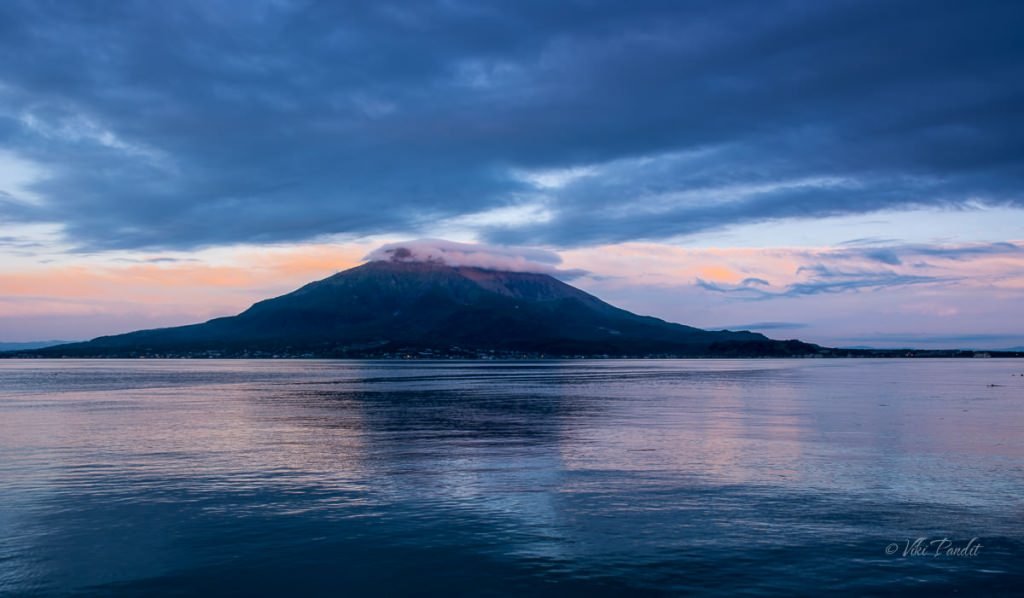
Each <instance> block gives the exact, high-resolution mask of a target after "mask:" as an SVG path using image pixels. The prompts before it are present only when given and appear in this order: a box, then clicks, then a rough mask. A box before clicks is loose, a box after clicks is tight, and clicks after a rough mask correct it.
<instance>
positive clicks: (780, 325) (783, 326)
mask: <svg viewBox="0 0 1024 598" xmlns="http://www.w3.org/2000/svg"><path fill="white" fill-rule="evenodd" d="M708 328H709V329H710V330H754V331H757V330H798V329H800V328H807V324H805V323H803V322H754V323H752V324H731V325H729V326H709V327H708Z"/></svg>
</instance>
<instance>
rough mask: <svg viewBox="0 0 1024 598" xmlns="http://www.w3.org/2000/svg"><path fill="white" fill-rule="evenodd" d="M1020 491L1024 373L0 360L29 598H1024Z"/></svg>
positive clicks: (1019, 366) (998, 363) (8, 537)
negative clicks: (743, 597) (499, 597)
mask: <svg viewBox="0 0 1024 598" xmlns="http://www.w3.org/2000/svg"><path fill="white" fill-rule="evenodd" d="M1022 496H1024V361H1019V360H1018V361H1012V360H997V359H985V360H981V359H979V360H787V361H783V360H779V361H775V360H721V361H716V360H692V361H691V360H680V361H572V362H500V363H498V362H413V363H409V362H404V363H396V362H373V361H365V362H360V361H186V360H168V361H158V360H151V361H105V360H97V361H72V360H61V361H15V360H0V594H5V595H14V596H17V595H67V594H76V595H138V594H147V595H150V594H181V595H190V594H195V593H214V592H216V593H221V594H237V595H279V594H292V595H298V594H329V595H338V594H347V595H360V594H380V595H396V594H429V593H441V594H446V595H448V594H455V595H480V594H530V595H537V594H551V595H566V594H570V595H571V594H581V595H601V594H619V593H630V594H640V595H642V594H678V593H689V592H692V593H697V594H701V593H709V594H714V593H722V594H730V595H734V594H743V593H749V594H751V595H759V594H768V595H776V594H777V595H800V594H806V595H817V594H820V592H821V590H823V589H831V590H833V591H834V592H836V593H839V594H844V593H845V594H850V595H862V594H872V595H888V594H892V595H907V594H911V595H913V594H918V593H919V594H928V595H945V594H948V593H950V592H952V591H953V590H959V591H960V593H961V594H962V595H998V594H1005V595H1014V594H1020V593H1024V558H1022V557H1024V498H1022ZM917 538H925V539H926V541H925V543H924V544H921V543H919V546H920V547H922V550H923V551H924V554H909V553H910V552H913V551H910V550H908V549H907V546H908V543H909V545H911V546H912V545H913V542H914V541H915V539H917ZM943 538H946V539H948V541H949V543H950V544H951V545H952V546H953V547H963V548H966V547H967V545H968V542H970V541H971V540H972V539H974V538H977V540H976V541H975V542H974V544H972V546H974V547H975V548H974V554H964V555H959V556H958V555H953V554H947V553H945V552H942V553H939V554H936V549H937V548H945V547H946V545H942V544H941V541H942V539H943ZM933 541H938V542H937V543H935V544H932V542H933ZM978 544H980V548H979V547H977V546H978ZM890 545H894V546H895V551H894V553H893V554H887V552H888V551H893V549H892V548H890ZM922 550H919V551H917V552H919V553H920V552H922ZM904 552H908V554H907V556H903V554H904Z"/></svg>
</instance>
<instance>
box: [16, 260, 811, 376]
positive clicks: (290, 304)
mask: <svg viewBox="0 0 1024 598" xmlns="http://www.w3.org/2000/svg"><path fill="white" fill-rule="evenodd" d="M819 350H821V348H820V347H818V346H817V345H812V344H808V343H804V342H800V341H796V340H789V341H776V340H772V339H769V338H767V337H765V336H764V335H762V334H758V333H753V332H746V331H743V332H732V331H715V332H712V331H707V330H701V329H698V328H693V327H690V326H684V325H682V324H673V323H670V322H665V321H664V320H659V319H657V318H653V317H648V316H640V315H636V314H633V313H630V312H628V311H626V310H623V309H619V308H617V307H614V306H612V305H609V304H608V303H605V302H604V301H601V300H600V299H598V298H597V297H594V296H593V295H589V294H587V293H585V292H583V291H581V290H579V289H577V288H575V287H573V286H570V285H568V284H566V283H564V282H562V281H560V280H558V279H556V278H554V277H552V276H549V275H547V274H538V273H531V272H506V271H497V270H487V269H483V268H475V267H451V266H447V265H444V264H443V263H437V262H408V261H372V262H369V263H366V264H363V265H361V266H358V267H356V268H352V269H350V270H346V271H344V272H339V273H338V274H335V275H333V276H330V277H328V278H325V279H324V280H320V281H317V282H313V283H310V284H308V285H306V286H304V287H302V288H300V289H298V290H296V291H294V292H292V293H289V294H287V295H283V296H281V297H277V298H274V299H268V300H266V301H261V302H259V303H256V304H255V305H253V306H252V307H250V308H249V309H247V310H245V311H244V312H242V313H241V314H238V315H237V316H232V317H225V318H217V319H214V320H210V321H208V322H205V323H202V324H193V325H190V326H180V327H176V328H162V329H156V330H142V331H138V332H131V333H128V334H120V335H117V336H105V337H100V338H97V339H94V340H92V341H88V342H81V343H73V344H66V345H60V346H56V347H48V348H44V349H38V350H34V351H22V352H21V353H22V355H23V356H48V357H58V356H60V357H104V356H105V357H145V356H193V357H195V356H211V357H218V356H219V357H242V356H251V357H273V356H280V357H285V356H304V357H395V356H416V357H428V356H435V357H442V356H454V357H460V356H461V357H481V356H483V357H486V356H497V357H501V356H577V355H582V356H595V355H608V356H629V357H639V356H743V357H751V356H791V355H805V354H814V353H817V352H818V351H819Z"/></svg>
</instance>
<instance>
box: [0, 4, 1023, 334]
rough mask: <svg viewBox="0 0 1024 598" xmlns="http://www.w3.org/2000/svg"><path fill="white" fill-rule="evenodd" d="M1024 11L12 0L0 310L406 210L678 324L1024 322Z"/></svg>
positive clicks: (161, 281)
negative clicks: (46, 1)
mask: <svg viewBox="0 0 1024 598" xmlns="http://www.w3.org/2000/svg"><path fill="white" fill-rule="evenodd" d="M1022 13H1024V9H1022V8H1021V7H1019V6H1013V5H1011V4H1009V3H986V2H980V3H971V4H970V5H969V6H968V5H963V6H958V7H952V8H949V9H948V10H945V11H936V10H932V9H930V8H929V4H926V3H923V2H901V3H883V2H877V3H875V2H860V3H854V4H837V3H816V2H793V3H786V4H784V5H778V6H777V7H774V8H771V9H769V8H766V6H765V5H764V4H763V3H757V2H751V3H744V2H739V3H731V4H729V5H728V6H719V5H715V4H711V5H707V6H701V7H699V8H695V7H693V6H690V7H686V8H683V7H682V6H679V7H676V6H675V5H673V4H671V3H670V4H660V3H639V4H634V3H630V4H629V5H628V6H627V5H625V4H607V5H604V4H601V3H597V4H593V5H588V6H587V7H582V6H570V5H562V6H558V7H555V6H550V5H548V4H545V3H539V4H533V3H529V2H524V3H514V4H509V5H504V4H488V3H484V4H474V5H460V4H458V3H439V4H432V3H422V4H415V5H411V6H410V5H405V4H391V3H388V2H373V3H367V4H360V3H355V4H347V5H345V6H344V7H330V6H316V5H307V4H306V3H302V2H288V1H267V2H253V3H247V4H245V6H244V8H241V7H240V5H235V4H231V3H221V2H194V3H191V2H175V3H167V4H166V5H154V4H146V3H139V4H131V3H124V4H114V3H104V4H99V5H86V4H79V3H67V4H64V5H54V6H48V5H43V4H40V3H35V2H24V3H21V2H8V3H4V4H3V5H2V6H0V23H2V24H3V26H2V28H0V46H2V47H3V49H4V50H5V52H6V55H8V56H14V55H17V56H19V57H20V59H19V60H17V61H13V60H8V61H3V62H2V64H0V139H2V140H3V143H2V144H0V342H23V341H39V340H47V339H61V340H81V339H87V338H92V337H95V336H100V335H105V334H114V333H121V332H127V331H130V330H135V329H140V328H153V327H163V326H172V325H179V324H187V323H193V322H197V321H204V320H207V319H210V318H213V317H218V316H224V315H232V314H235V313H238V312H240V311H242V310H244V309H245V308H246V307H248V306H249V305H250V304H252V303H253V302H255V301H258V300H261V299H265V298H268V297H272V296H276V295H280V294H283V293H286V292H289V291H291V290H294V289H295V288H297V287H299V286H301V285H303V284H305V283H308V282H311V281H313V280H317V279H320V278H324V277H326V276H329V275H331V274H333V273H335V272H337V271H339V270H343V269H346V268H350V267H353V266H357V265H359V264H360V263H362V262H363V260H364V259H366V257H367V256H368V255H370V254H371V253H372V252H373V251H374V250H375V249H377V248H378V247H380V246H382V245H385V244H389V243H398V242H407V241H409V240H412V239H422V238H430V239H447V240H450V241H454V242H461V243H471V244H477V245H479V246H480V247H479V249H480V251H481V252H484V253H488V252H491V253H493V252H498V253H500V255H501V256H504V258H508V259H513V258H514V257H515V256H517V255H518V256H529V255H536V252H537V251H541V252H549V253H547V254H545V255H549V256H553V257H551V259H549V261H548V265H549V266H550V267H551V268H553V269H554V270H557V271H558V272H564V273H568V274H567V275H566V279H567V282H569V283H570V284H573V285H575V286H578V287H579V288H582V289H583V290H586V291H588V292H590V293H592V294H594V295H597V296H598V297H600V298H602V299H604V300H606V301H608V302H610V303H612V304H615V305H617V306H620V307H623V308H625V309H629V310H630V311H634V312H637V313H641V314H645V315H653V316H657V317H660V318H663V319H666V320H670V321H675V322H681V323H684V324H688V325H693V326H698V327H702V328H715V329H718V328H730V329H749V330H755V331H758V332H763V333H765V334H766V335H768V336H770V337H773V338H799V339H801V340H805V341H809V342H815V343H819V344H823V345H828V346H841V347H850V346H871V347H920V348H983V349H1000V348H1010V347H1020V346H1024V323H1022V322H1024V318H1022V317H1021V316H1022V314H1024V310H1022V307H1021V306H1024V194H1022V189H1024V186H1022V184H1024V146H1022V141H1021V140H1022V139H1024V113H1022V112H1021V110H1020V105H1021V102H1022V101H1024V100H1022V98H1024V61H1022V60H1021V57H1022V55H1024V47H1022V44H1021V42H1020V35H1019V30H1018V27H1019V24H1020V23H1021V22H1022V16H1024V14H1022ZM504 258H503V259H504ZM524 259H525V258H524Z"/></svg>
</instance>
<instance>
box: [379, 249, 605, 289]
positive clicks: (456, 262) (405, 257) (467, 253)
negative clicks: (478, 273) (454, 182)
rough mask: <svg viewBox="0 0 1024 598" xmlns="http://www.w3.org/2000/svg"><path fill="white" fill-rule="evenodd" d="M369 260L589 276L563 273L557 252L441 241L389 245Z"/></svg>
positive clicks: (563, 275)
mask: <svg viewBox="0 0 1024 598" xmlns="http://www.w3.org/2000/svg"><path fill="white" fill-rule="evenodd" d="M364 259H365V260H366V261H395V262H433V263H439V264H446V265H448V266H469V267H474V268H484V269H488V270H504V271H508V272H539V273H542V274H550V275H552V276H557V277H558V278H562V279H566V280H570V279H573V278H577V277H579V276H582V275H584V274H586V273H587V272H586V271H584V270H579V269H572V270H562V269H559V268H558V267H557V266H558V264H560V263H561V262H562V258H561V257H560V256H559V255H558V254H557V253H555V252H553V251H548V250H545V249H536V248H530V247H502V246H496V245H483V244H475V243H456V242H453V241H444V240H441V239H417V240H414V241H406V242H401V243H388V244H386V245H383V246H381V247H378V248H377V249H375V250H373V251H372V252H370V253H369V254H368V255H367V256H366V257H365V258H364Z"/></svg>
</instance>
